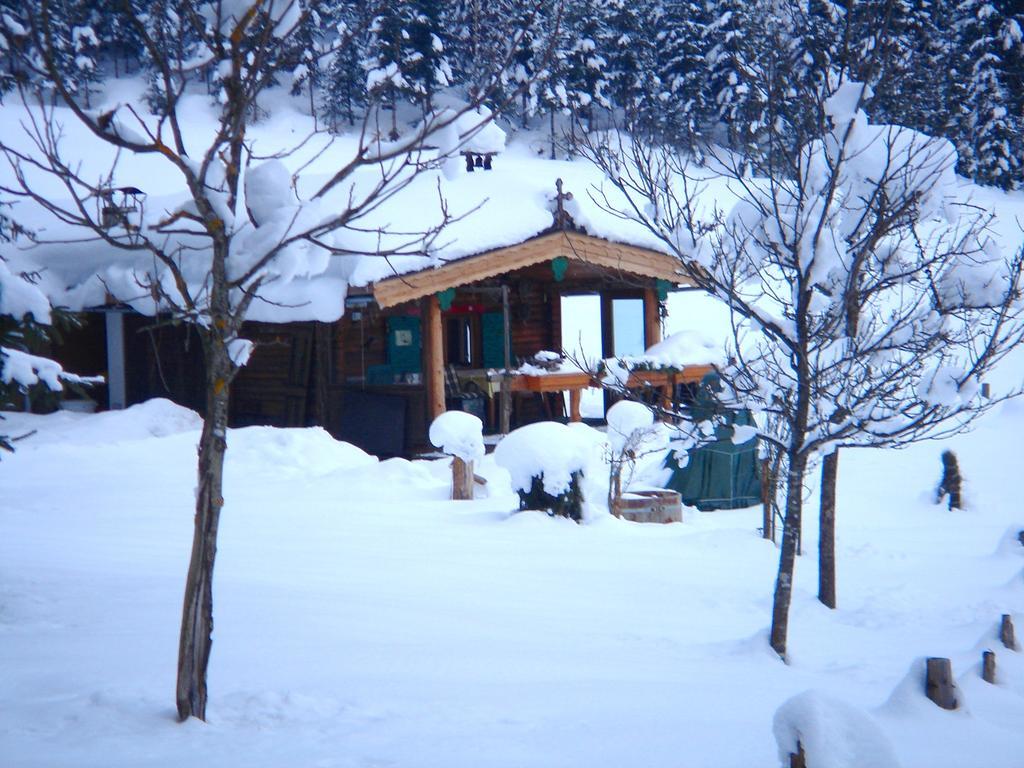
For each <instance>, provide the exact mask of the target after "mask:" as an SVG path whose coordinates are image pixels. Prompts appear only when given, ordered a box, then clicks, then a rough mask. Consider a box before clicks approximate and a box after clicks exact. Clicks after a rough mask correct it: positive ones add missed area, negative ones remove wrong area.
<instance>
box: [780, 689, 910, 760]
mask: <svg viewBox="0 0 1024 768" xmlns="http://www.w3.org/2000/svg"><path fill="white" fill-rule="evenodd" d="M772 729H773V731H774V732H775V741H776V743H777V744H778V747H779V760H780V761H781V763H782V765H789V756H790V755H791V754H794V753H796V751H797V742H799V743H800V745H801V746H802V747H803V749H804V754H805V755H806V758H807V765H810V766H814V768H865V767H866V766H871V768H899V765H900V763H899V761H898V760H897V759H896V755H895V753H894V752H893V748H892V745H891V744H890V742H889V739H888V738H887V737H886V736H885V734H884V733H883V732H882V730H881V728H879V726H878V724H877V723H876V722H875V721H874V719H873V718H872V717H871V716H870V715H868V714H867V713H866V712H863V711H861V710H860V709H858V708H856V707H854V706H853V705H851V704H847V703H846V702H844V701H840V700H839V699H835V698H832V697H831V696H828V695H826V694H824V693H822V692H820V691H816V690H809V691H804V692H803V693H800V694H797V695H796V696H794V697H792V698H791V699H788V700H787V701H786V702H784V703H783V704H782V706H781V707H779V708H778V710H776V712H775V719H774V722H773V725H772Z"/></svg>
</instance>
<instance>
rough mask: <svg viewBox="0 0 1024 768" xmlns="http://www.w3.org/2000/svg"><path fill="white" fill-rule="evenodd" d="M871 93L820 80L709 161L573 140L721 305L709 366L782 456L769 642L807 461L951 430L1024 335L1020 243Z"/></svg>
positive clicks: (783, 622) (611, 205) (930, 145)
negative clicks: (723, 311)
mask: <svg viewBox="0 0 1024 768" xmlns="http://www.w3.org/2000/svg"><path fill="white" fill-rule="evenodd" d="M870 95H871V93H870V89H868V88H867V87H866V86H863V85H861V84H859V83H854V82H842V81H841V80H840V81H839V82H835V81H833V82H832V83H831V85H830V87H829V88H827V89H826V90H824V91H823V92H821V93H820V94H819V96H818V102H817V107H818V109H820V114H821V115H822V123H821V124H820V125H818V131H819V132H818V133H817V134H816V135H813V134H812V135H805V140H803V141H794V139H793V136H792V134H791V133H787V134H786V135H778V136H775V135H774V134H773V132H772V131H771V130H769V131H768V135H767V138H766V142H767V144H766V147H765V151H764V153H763V156H762V157H761V158H758V159H752V158H750V157H748V156H738V155H733V154H730V153H728V152H726V151H718V150H715V149H714V148H711V149H710V152H709V156H710V157H711V158H712V160H711V164H710V166H709V167H706V168H695V167H693V166H691V164H690V163H689V160H688V158H687V157H686V156H682V155H680V154H677V153H675V152H673V151H671V150H668V149H665V148H663V147H657V146H652V145H650V144H647V143H645V142H643V141H640V140H637V139H633V138H629V137H627V136H624V135H622V134H610V135H606V136H604V137H595V136H589V137H584V138H583V139H582V147H581V149H582V152H583V154H585V155H586V156H588V157H589V158H591V159H592V160H593V161H594V162H596V163H597V164H598V165H600V166H601V167H602V168H603V170H604V171H605V173H606V174H607V177H608V183H607V186H606V187H605V188H603V189H598V190H593V192H592V194H593V195H594V196H595V198H596V200H597V201H598V202H599V203H600V204H601V205H602V206H603V207H604V208H605V209H606V210H608V211H610V212H612V213H614V214H616V215H619V216H622V217H624V218H627V219H630V220H632V221H635V222H639V223H641V224H642V225H644V226H645V227H646V228H647V229H648V230H649V231H650V232H652V233H654V234H655V235H657V236H658V237H659V239H660V240H661V242H662V244H663V246H664V247H665V248H666V250H668V251H670V252H672V253H674V254H676V255H677V256H678V257H679V259H680V268H681V271H682V272H683V273H685V274H687V275H688V276H689V277H690V278H691V279H693V281H694V282H695V283H696V284H697V285H698V286H699V287H701V288H703V289H704V290H706V291H707V292H708V293H710V294H711V295H714V296H716V297H718V298H720V299H722V300H723V301H724V302H726V303H727V304H728V305H729V307H730V309H731V311H732V319H733V322H732V340H731V343H730V349H729V354H730V358H731V360H730V363H729V364H728V365H726V366H725V367H724V369H723V370H722V371H721V373H722V376H723V380H724V381H725V383H726V384H727V385H728V387H729V391H730V392H731V397H732V398H733V402H734V403H735V404H737V405H738V406H742V407H747V408H751V409H752V410H754V411H755V412H759V413H761V414H763V416H764V417H765V418H763V419H762V425H761V428H760V434H761V437H762V438H763V439H764V440H766V441H768V442H769V443H771V444H773V445H775V446H776V447H777V448H778V450H779V451H780V452H781V454H782V457H783V460H784V465H785V482H784V483H783V484H782V487H783V488H784V491H782V492H783V494H784V498H785V502H784V510H785V515H784V529H783V536H782V544H781V552H780V565H779V573H778V578H777V581H776V585H775V596H774V605H773V613H772V630H771V645H772V647H773V648H774V649H775V650H776V652H777V653H779V655H780V656H783V657H785V654H786V647H787V635H788V617H789V605H790V599H791V595H792V585H793V573H794V568H795V558H796V553H797V546H798V541H799V536H800V530H801V517H802V512H803V493H804V479H805V476H806V473H807V470H808V467H809V464H810V463H811V462H812V460H814V459H815V458H816V457H818V456H821V455H828V454H829V453H831V452H833V451H835V450H836V449H837V448H839V447H842V446H871V447H887V446H898V445H904V444H907V443H910V442H914V441H917V440H922V439H926V438H931V437H939V436H945V435H950V434H954V433H956V432H957V431H959V430H961V429H963V428H964V427H965V426H966V425H967V424H968V423H969V422H970V420H971V419H973V418H975V417H976V416H977V415H978V414H980V413H982V412H984V411H985V410H987V409H989V408H991V407H992V406H993V405H994V404H995V403H996V402H999V401H1000V400H1002V399H1005V398H1006V397H1010V396H1014V395H1016V394H1019V392H1020V390H1019V389H1017V390H1013V391H1010V392H1004V393H1002V394H999V395H997V396H996V397H994V398H991V399H983V398H981V397H980V395H979V385H980V381H981V379H982V378H983V377H984V376H985V375H986V374H987V373H988V372H989V371H991V370H992V368H993V367H994V366H995V365H996V364H997V363H998V362H999V360H1001V359H1002V358H1003V357H1004V356H1005V355H1006V354H1007V353H1008V352H1009V350H1010V349H1012V348H1013V347H1014V346H1015V345H1016V344H1018V343H1019V342H1020V341H1021V338H1022V335H1024V319H1022V306H1021V302H1020V295H1021V281H1022V262H1024V256H1022V253H1021V252H1016V253H1014V254H1012V255H1004V254H1003V253H1002V251H1001V249H1000V247H999V245H998V244H997V243H996V241H995V240H994V239H993V237H992V236H991V234H990V232H989V223H990V222H989V218H988V216H987V215H986V214H985V213H984V212H982V211H979V210H978V209H976V208H975V207H973V206H971V205H970V203H969V201H964V200H960V199H958V198H957V195H958V194H959V193H958V188H957V183H956V179H955V176H954V174H953V170H952V169H953V167H954V165H955V162H956V158H955V151H954V150H953V148H952V146H951V145H950V144H949V143H948V142H947V141H945V140H940V139H933V138H930V137H927V136H925V135H923V134H920V133H917V132H915V131H911V130H908V129H903V128H900V127H898V126H880V125H872V124H870V122H869V121H868V119H867V116H866V115H865V113H864V111H863V107H864V105H865V103H866V102H867V101H868V100H869V99H870ZM781 123H782V121H778V123H777V124H781ZM787 130H788V131H792V130H793V129H792V128H789V129H787ZM752 165H753V167H754V168H755V169H756V170H755V172H754V173H753V174H751V173H750V172H749V171H748V169H749V168H750V167H751V166H752ZM709 190H715V192H714V194H713V193H712V191H709ZM716 197H717V200H718V202H717V205H716V204H715V203H714V202H713V201H714V200H715V198H716ZM709 201H712V202H709ZM725 206H731V207H730V208H729V210H728V212H725V211H723V210H722V207H725ZM709 209H711V210H709ZM826 535H827V532H826ZM833 546H834V544H833V542H832V541H830V540H826V541H825V542H823V548H822V553H823V560H824V569H823V570H825V571H829V570H830V568H832V567H834V551H833ZM830 555H831V556H832V558H833V559H832V560H831V561H829V560H828V557H829V556H830ZM832 574H833V575H832V577H831V578H832V587H831V589H832V594H833V596H834V571H832ZM826 591H827V585H826ZM833 601H834V597H833Z"/></svg>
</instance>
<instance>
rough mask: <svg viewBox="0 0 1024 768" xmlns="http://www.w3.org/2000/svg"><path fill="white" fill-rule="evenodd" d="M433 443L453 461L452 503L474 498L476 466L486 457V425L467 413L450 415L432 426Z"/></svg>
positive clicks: (458, 412) (459, 412)
mask: <svg viewBox="0 0 1024 768" xmlns="http://www.w3.org/2000/svg"><path fill="white" fill-rule="evenodd" d="M430 442H431V444H433V446H434V447H435V448H439V449H440V450H441V451H442V452H443V453H446V454H448V455H449V456H451V457H452V499H453V500H456V501H459V500H466V499H472V498H473V483H474V475H473V465H474V463H475V462H478V461H480V459H482V458H483V457H484V425H483V422H482V421H480V419H479V418H477V417H476V416H474V415H473V414H471V413H466V412H465V411H446V412H445V413H442V414H441V415H440V416H438V417H437V418H436V419H434V421H433V422H432V423H431V425H430Z"/></svg>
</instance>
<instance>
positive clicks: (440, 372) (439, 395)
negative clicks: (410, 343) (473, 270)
mask: <svg viewBox="0 0 1024 768" xmlns="http://www.w3.org/2000/svg"><path fill="white" fill-rule="evenodd" d="M423 363H424V365H423V377H424V378H423V381H424V383H425V384H426V386H427V419H428V426H429V423H430V422H433V421H434V419H436V418H437V417H438V416H440V415H441V414H442V413H444V412H445V403H444V345H443V343H442V335H441V304H440V302H439V301H438V299H437V296H436V295H433V294H432V295H430V296H426V297H425V298H424V299H423Z"/></svg>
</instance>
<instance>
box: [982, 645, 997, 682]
mask: <svg viewBox="0 0 1024 768" xmlns="http://www.w3.org/2000/svg"><path fill="white" fill-rule="evenodd" d="M981 679H982V680H984V681H985V682H986V683H991V684H993V685H994V684H995V682H996V655H995V654H994V653H993V652H992V651H982V653H981Z"/></svg>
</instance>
